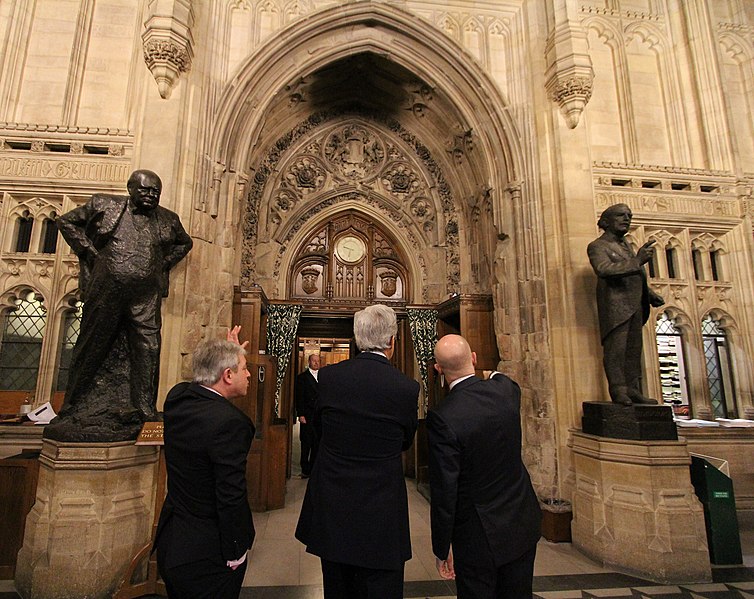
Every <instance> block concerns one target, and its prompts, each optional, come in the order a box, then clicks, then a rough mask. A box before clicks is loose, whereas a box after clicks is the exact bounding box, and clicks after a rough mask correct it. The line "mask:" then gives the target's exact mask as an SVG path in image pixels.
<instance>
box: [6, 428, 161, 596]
mask: <svg viewBox="0 0 754 599" xmlns="http://www.w3.org/2000/svg"><path fill="white" fill-rule="evenodd" d="M157 458H158V448H156V447H152V446H143V445H142V446H136V445H134V444H133V442H132V441H126V442H121V443H110V444H108V443H61V442H57V441H51V440H49V439H45V440H44V444H43V446H42V454H41V456H40V458H39V461H40V469H39V483H38V485H37V498H36V503H35V504H34V507H33V508H32V509H31V511H30V512H29V515H28V517H27V518H26V533H25V536H24V544H23V547H22V548H21V551H19V553H18V565H17V567H16V580H15V582H16V588H17V590H18V592H19V594H20V595H21V597H23V598H24V599H43V598H44V599H75V598H80V597H89V598H91V599H100V598H102V599H104V598H106V597H111V596H112V592H113V590H114V588H115V586H116V585H117V584H118V582H119V581H120V579H121V577H122V576H123V573H124V572H125V570H126V568H127V567H128V565H129V563H130V561H131V558H132V557H133V556H134V555H135V554H136V553H137V552H138V551H139V550H141V549H142V548H143V547H144V546H145V545H146V544H147V543H148V542H149V541H150V535H151V529H152V520H153V510H154V505H153V504H154V495H155V484H156V474H157Z"/></svg>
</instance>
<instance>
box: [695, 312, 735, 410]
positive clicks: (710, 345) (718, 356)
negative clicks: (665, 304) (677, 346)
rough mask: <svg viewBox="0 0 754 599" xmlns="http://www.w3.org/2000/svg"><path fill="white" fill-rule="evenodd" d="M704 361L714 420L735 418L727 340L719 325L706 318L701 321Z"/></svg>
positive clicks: (709, 317) (710, 318)
mask: <svg viewBox="0 0 754 599" xmlns="http://www.w3.org/2000/svg"><path fill="white" fill-rule="evenodd" d="M702 341H703V343H704V361H705V363H706V365H707V384H708V385H709V392H710V399H711V401H712V412H713V413H714V415H715V418H736V398H735V393H734V391H733V374H732V372H733V371H732V369H731V364H730V357H729V353H728V339H727V337H726V335H725V331H724V330H723V329H721V328H720V323H719V322H718V321H716V320H714V319H713V318H712V316H709V315H708V316H707V317H706V318H705V319H704V320H703V321H702Z"/></svg>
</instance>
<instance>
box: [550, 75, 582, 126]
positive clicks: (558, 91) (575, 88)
mask: <svg viewBox="0 0 754 599" xmlns="http://www.w3.org/2000/svg"><path fill="white" fill-rule="evenodd" d="M592 79H593V77H586V76H575V75H574V76H571V77H567V78H565V79H555V80H552V81H551V82H549V83H550V84H549V85H548V87H547V91H548V92H549V93H550V98H551V99H552V101H553V102H555V103H556V104H557V105H558V106H560V111H561V112H562V113H563V116H564V117H565V120H566V123H567V124H568V128H569V129H574V128H575V127H576V125H578V124H579V119H580V118H581V113H582V112H583V110H584V107H585V106H586V105H587V102H589V99H590V98H591V97H592Z"/></svg>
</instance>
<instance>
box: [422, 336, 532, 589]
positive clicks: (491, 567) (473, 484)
mask: <svg viewBox="0 0 754 599" xmlns="http://www.w3.org/2000/svg"><path fill="white" fill-rule="evenodd" d="M435 360H436V362H437V363H436V364H435V370H437V372H439V373H440V374H442V375H445V380H446V381H447V383H448V385H449V386H450V392H449V393H448V395H447V397H446V398H445V399H444V400H443V401H442V402H441V403H440V405H439V406H438V407H437V408H435V409H434V410H432V411H430V412H429V414H428V415H427V433H428V439H429V480H430V490H431V496H432V504H431V512H430V515H431V521H432V524H431V526H432V550H433V551H434V554H435V557H436V561H437V570H438V571H439V573H440V576H442V577H443V578H445V579H452V578H455V579H456V588H457V590H458V598H459V599H495V598H497V597H508V598H511V599H524V598H527V599H528V598H530V597H531V596H532V577H533V574H534V557H535V555H536V552H537V541H538V540H539V537H540V523H541V520H542V513H541V511H540V509H539V502H538V501H537V497H536V495H535V493H534V489H533V487H532V484H531V480H530V479H529V473H528V472H527V471H526V467H525V466H524V464H523V462H522V460H521V422H520V414H519V411H520V403H521V401H520V399H521V391H520V389H519V387H518V385H517V384H516V383H514V382H513V381H512V380H511V379H509V378H508V377H507V376H505V375H504V374H500V373H499V372H493V373H492V374H491V375H490V379H489V380H482V379H480V378H477V377H476V376H475V375H474V372H475V367H476V353H474V352H472V351H471V348H470V347H469V344H468V343H467V341H466V340H465V339H464V338H463V337H461V336H460V335H446V336H445V337H443V338H442V339H440V341H438V342H437V346H436V347H435Z"/></svg>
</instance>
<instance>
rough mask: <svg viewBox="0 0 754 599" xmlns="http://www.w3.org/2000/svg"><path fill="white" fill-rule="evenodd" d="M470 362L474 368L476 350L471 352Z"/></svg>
mask: <svg viewBox="0 0 754 599" xmlns="http://www.w3.org/2000/svg"><path fill="white" fill-rule="evenodd" d="M471 363H472V365H473V366H474V368H476V352H475V351H473V352H471Z"/></svg>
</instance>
